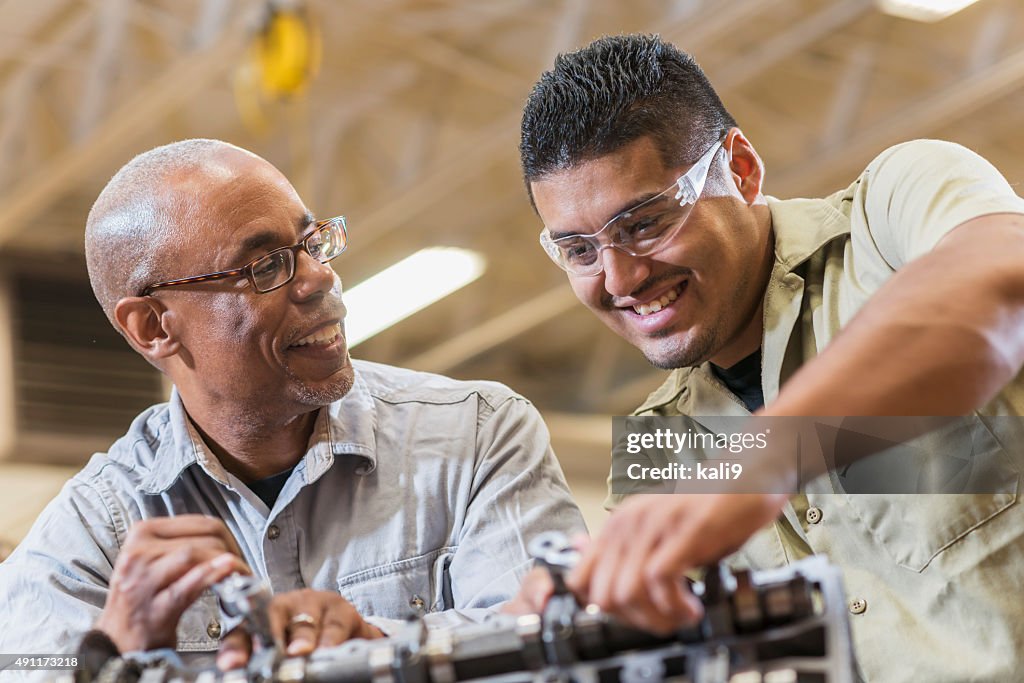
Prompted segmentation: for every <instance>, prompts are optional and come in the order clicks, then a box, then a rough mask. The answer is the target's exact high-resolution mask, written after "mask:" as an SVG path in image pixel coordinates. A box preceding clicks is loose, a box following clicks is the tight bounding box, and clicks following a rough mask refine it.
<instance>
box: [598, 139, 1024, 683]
mask: <svg viewBox="0 0 1024 683" xmlns="http://www.w3.org/2000/svg"><path fill="white" fill-rule="evenodd" d="M768 204H769V208H770V210H771V215H772V222H773V229H774V233H775V265H774V268H773V270H772V273H771V278H770V281H769V284H768V288H767V291H766V294H765V301H764V337H763V340H762V388H763V391H764V398H765V402H766V403H768V404H770V403H771V401H772V400H773V399H774V398H775V397H776V396H777V395H778V392H779V386H780V385H781V384H782V383H784V382H785V381H786V380H787V379H788V378H789V377H790V376H791V375H792V374H793V373H794V372H795V371H796V369H797V368H799V367H800V365H801V364H803V363H804V362H806V361H807V360H809V359H811V358H813V357H814V356H815V355H817V354H818V353H819V352H820V351H821V350H822V349H823V348H825V347H826V346H827V345H828V344H829V343H830V342H831V340H832V339H833V338H834V337H835V336H836V334H837V333H838V332H839V330H840V329H842V327H843V326H844V325H845V324H846V323H847V322H849V320H850V319H851V318H852V317H853V315H854V314H855V313H856V312H857V311H858V310H859V309H860V308H861V306H863V305H864V304H865V303H866V302H867V301H868V299H869V298H870V297H871V296H872V295H873V294H874V293H875V292H876V291H877V290H878V289H879V288H880V287H881V286H882V285H883V284H885V282H886V281H887V280H888V278H889V277H891V276H892V275H893V274H894V273H895V272H896V271H897V270H898V269H899V268H900V267H901V266H903V265H904V264H906V263H908V262H909V261H911V260H912V259H914V258H916V257H918V256H920V255H922V254H924V253H927V252H928V251H929V250H930V249H932V247H934V246H935V244H936V243H937V242H938V241H939V239H941V238H942V236H944V235H945V234H946V233H948V232H949V231H950V230H952V229H953V228H955V227H956V226H958V225H960V224H962V223H964V222H966V221H968V220H971V219H973V218H976V217H979V216H983V215H986V214H992V213H1007V212H1012V213H1024V200H1022V199H1021V198H1020V197H1018V196H1017V195H1016V194H1015V193H1014V191H1013V189H1012V188H1011V187H1010V186H1009V184H1008V183H1007V182H1006V180H1005V179H1004V178H1003V177H1002V176H1001V175H1000V174H999V172H998V171H997V170H996V169H995V168H993V167H992V166H991V165H990V164H989V163H988V162H987V161H985V160H984V159H982V158H981V157H979V156H977V155H975V154H974V153H972V152H970V151H969V150H967V149H965V148H963V147H960V146H958V145H954V144H951V143H946V142H939V141H934V140H918V141H914V142H909V143H905V144H902V145H898V146H896V147H892V148H890V149H888V150H886V151H885V152H883V153H882V154H881V155H879V156H878V157H877V158H876V159H875V160H874V161H872V162H871V164H870V165H869V166H868V168H867V169H866V170H865V171H864V172H863V173H862V174H861V176H860V177H859V178H857V180H856V181H855V182H854V183H853V184H852V185H850V186H849V187H848V188H847V189H846V190H844V191H841V192H838V193H836V194H834V195H831V196H829V197H826V198H824V199H793V200H786V201H779V200H775V199H771V198H769V200H768ZM964 267H980V268H983V267H985V264H974V263H965V264H964ZM1022 267H1024V265H1022ZM1022 334H1024V330H1022ZM836 390H837V391H842V388H841V387H837V388H836ZM977 413H978V414H979V415H1024V374H1022V375H1018V377H1017V378H1016V379H1015V380H1014V381H1013V382H1012V383H1010V384H1009V385H1007V386H1006V387H1005V388H1004V389H1003V391H1002V392H1001V393H1000V394H999V395H998V396H997V397H996V398H995V399H994V400H992V401H991V402H990V403H989V404H988V405H986V406H984V408H983V409H981V410H979V411H977ZM634 414H635V415H687V416H691V417H700V416H742V415H747V414H749V413H748V412H747V410H746V409H745V407H744V406H743V404H742V403H741V402H740V401H739V399H737V398H736V397H735V396H734V395H733V394H732V393H731V392H730V391H729V390H728V389H727V388H726V387H725V386H724V385H723V384H722V383H721V382H719V381H718V380H717V379H716V378H715V377H714V376H713V375H712V373H711V371H710V369H709V366H708V364H707V363H705V364H703V365H701V366H699V367H695V368H681V369H678V370H675V371H673V372H672V373H671V374H670V375H669V377H668V379H667V380H666V382H665V383H664V384H663V385H662V386H661V387H660V388H659V389H657V390H656V391H655V392H654V393H653V394H651V395H650V396H649V397H648V399H647V401H645V402H644V404H643V405H641V406H640V408H638V409H637V411H636V412H635V413H634ZM697 422H700V420H697ZM1000 476H1001V477H1002V478H1003V480H1002V482H1001V485H1000V488H999V489H998V490H999V491H1000V493H995V494H989V495H978V494H976V495H970V494H958V495H957V494H950V495H892V494H846V493H833V490H834V489H833V488H832V487H831V484H830V483H829V481H828V478H827V477H822V478H819V479H818V480H816V481H815V482H812V483H811V484H810V485H809V486H808V487H807V493H806V494H801V495H797V496H794V497H793V498H792V499H791V500H790V502H789V504H787V505H786V507H785V509H784V511H783V513H782V515H780V517H779V519H778V520H777V521H776V523H775V524H774V525H772V526H771V527H768V528H766V529H764V530H762V531H761V532H759V533H758V534H756V535H755V536H754V537H753V538H752V539H751V540H750V541H748V542H747V544H746V545H745V546H744V547H743V548H742V549H741V550H740V552H739V553H737V555H736V556H735V557H734V558H732V559H731V561H732V562H733V563H734V564H735V565H738V566H749V567H753V568H767V567H776V566H781V565H784V564H787V563H789V562H793V561H796V560H799V559H801V558H803V557H806V556H808V555H811V554H819V553H820V554H825V555H827V556H828V557H829V559H830V560H831V561H832V562H833V563H834V564H836V565H838V566H839V567H840V568H841V570H842V573H843V579H844V582H845V586H846V592H847V597H848V598H849V611H850V621H851V624H852V632H853V639H854V651H855V653H856V656H857V660H858V664H859V666H860V669H861V672H862V676H863V677H864V678H865V679H866V680H868V681H886V682H897V681H930V682H932V683H935V682H938V681H966V680H984V681H1009V680H1020V679H1021V677H1022V676H1024V596H1022V593H1024V506H1022V505H1021V504H1020V502H1019V498H1020V493H1019V478H1020V472H1019V471H1018V468H1016V467H1011V466H1007V468H1006V470H1005V471H1003V472H1001V473H1000ZM609 483H611V482H609ZM620 499H621V496H617V495H609V498H608V500H607V501H606V506H607V507H609V508H610V507H612V506H614V505H615V504H617V503H618V502H619V501H620ZM809 511H810V512H809Z"/></svg>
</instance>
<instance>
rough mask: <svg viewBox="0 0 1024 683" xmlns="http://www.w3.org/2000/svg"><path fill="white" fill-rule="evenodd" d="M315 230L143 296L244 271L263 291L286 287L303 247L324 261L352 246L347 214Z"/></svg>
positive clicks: (164, 284) (170, 282)
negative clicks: (285, 244) (287, 244)
mask: <svg viewBox="0 0 1024 683" xmlns="http://www.w3.org/2000/svg"><path fill="white" fill-rule="evenodd" d="M315 228H316V229H315V230H313V232H311V233H309V234H308V235H306V236H305V237H303V238H302V239H301V240H299V242H298V243H296V244H293V245H292V246H290V247H281V248H280V249H274V250H273V251H271V252H270V253H268V254H265V255H263V256H260V257H259V258H257V259H254V260H252V261H249V263H247V264H245V265H244V266H242V267H241V268H235V269H234V270H222V271H219V272H216V273H207V274H206V275H196V276H194V277H184V278H179V279H177V280H167V281H166V282H156V283H154V284H151V285H149V286H147V287H146V288H144V289H143V290H142V292H141V293H140V294H139V296H149V295H150V294H151V293H152V292H153V290H155V289H160V288H162V287H177V286H178V285H190V284H193V283H196V282H209V281H211V280H223V279H224V278H229V277H238V276H241V275H244V276H245V277H246V278H247V279H248V280H249V282H250V284H252V287H253V289H255V290H256V291H257V292H260V293H261V294H263V293H266V292H270V291H273V290H275V289H277V288H278V287H283V286H284V285H286V284H288V283H289V282H291V281H292V278H294V277H295V259H296V256H295V254H296V252H298V251H299V250H300V249H302V250H304V251H305V252H306V253H307V254H309V255H310V256H312V257H313V258H315V259H316V260H317V261H319V262H320V263H327V262H328V261H330V260H331V259H334V258H335V257H337V256H340V255H341V253H342V252H343V251H345V249H346V248H347V247H348V229H347V227H346V224H345V217H344V216H336V217H335V218H328V219H326V220H322V221H318V222H317V223H316V225H315Z"/></svg>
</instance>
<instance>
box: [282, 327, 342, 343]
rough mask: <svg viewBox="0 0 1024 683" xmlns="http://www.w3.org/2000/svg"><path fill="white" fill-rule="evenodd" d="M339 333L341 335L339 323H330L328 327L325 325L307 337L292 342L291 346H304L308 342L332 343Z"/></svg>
mask: <svg viewBox="0 0 1024 683" xmlns="http://www.w3.org/2000/svg"><path fill="white" fill-rule="evenodd" d="M339 335H341V325H340V324H335V325H330V326H329V327H325V328H324V329H322V330H320V331H319V332H315V333H313V334H311V335H309V336H308V337H303V338H302V339H300V340H299V341H297V342H295V343H294V344H292V346H306V345H308V344H317V345H320V346H327V345H328V344H333V343H334V340H335V339H337V338H338V336H339Z"/></svg>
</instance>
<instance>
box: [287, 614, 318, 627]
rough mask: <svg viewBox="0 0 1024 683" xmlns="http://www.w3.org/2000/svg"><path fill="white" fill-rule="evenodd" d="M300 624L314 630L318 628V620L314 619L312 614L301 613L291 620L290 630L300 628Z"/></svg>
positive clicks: (289, 623)
mask: <svg viewBox="0 0 1024 683" xmlns="http://www.w3.org/2000/svg"><path fill="white" fill-rule="evenodd" d="M300 624H301V625H303V626H312V627H313V628H316V619H314V618H313V615H311V614H307V613H306V612H299V613H298V614H296V615H295V616H294V617H292V618H291V620H289V622H288V628H292V627H294V626H299V625H300Z"/></svg>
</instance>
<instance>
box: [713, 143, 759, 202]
mask: <svg viewBox="0 0 1024 683" xmlns="http://www.w3.org/2000/svg"><path fill="white" fill-rule="evenodd" d="M722 146H723V147H725V150H726V153H727V154H728V155H729V171H730V172H731V173H732V180H733V183H735V185H736V188H737V189H738V190H739V192H740V194H741V195H742V196H743V199H744V200H745V201H746V202H747V204H753V203H754V202H755V201H756V200H757V198H758V197H759V196H760V195H761V185H762V183H764V162H762V161H761V157H760V156H758V154H757V150H755V149H754V146H753V145H752V144H750V141H749V140H747V138H746V136H744V135H743V131H741V130H740V129H739V128H732V129H730V130H729V133H728V135H726V136H725V142H724V143H723V145H722Z"/></svg>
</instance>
